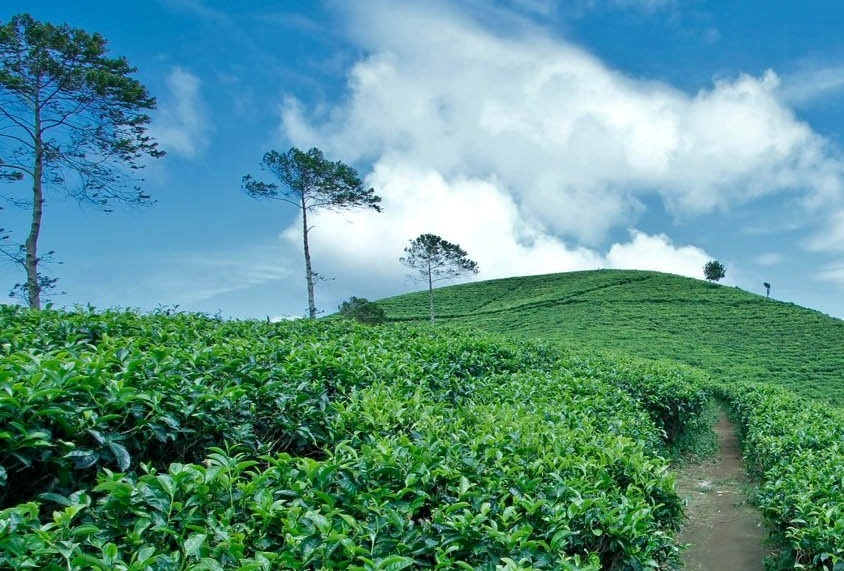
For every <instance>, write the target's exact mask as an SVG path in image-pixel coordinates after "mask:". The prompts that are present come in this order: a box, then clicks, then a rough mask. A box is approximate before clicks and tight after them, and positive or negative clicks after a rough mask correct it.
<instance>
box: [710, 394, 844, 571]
mask: <svg viewBox="0 0 844 571" xmlns="http://www.w3.org/2000/svg"><path fill="white" fill-rule="evenodd" d="M718 390H719V392H720V394H721V396H722V397H723V398H724V399H726V401H727V402H728V403H729V405H730V407H731V408H732V410H733V412H734V414H735V416H736V418H737V420H738V422H739V424H740V426H741V429H742V433H743V442H744V457H745V461H746V463H747V466H748V467H749V469H751V470H752V471H753V473H755V474H756V475H757V477H758V478H760V480H761V484H760V487H759V490H758V494H757V501H758V504H759V507H760V509H761V511H762V514H763V516H764V517H765V520H766V521H767V523H768V525H769V527H770V529H771V530H772V531H771V533H772V536H773V538H774V539H775V540H776V541H777V544H778V545H779V546H780V547H781V551H780V553H779V556H778V558H777V561H775V564H776V566H777V568H783V569H826V570H832V569H840V568H841V567H842V566H844V542H842V538H844V472H842V470H841V466H842V465H844V413H842V411H841V410H839V409H831V408H830V407H829V406H825V405H822V404H820V403H812V402H808V401H807V400H806V399H804V398H800V397H798V396H797V395H795V394H793V393H791V392H789V391H787V390H784V389H782V388H778V387H773V386H769V385H760V384H753V383H742V384H731V385H725V386H723V387H719V389H718Z"/></svg>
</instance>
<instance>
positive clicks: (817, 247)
mask: <svg viewBox="0 0 844 571" xmlns="http://www.w3.org/2000/svg"><path fill="white" fill-rule="evenodd" d="M807 246H808V248H809V249H810V250H813V251H820V252H841V251H844V209H842V210H834V211H831V212H829V213H828V214H827V217H826V220H825V221H824V223H823V227H822V228H821V230H820V231H819V232H817V233H816V234H815V235H814V236H813V237H812V238H811V239H810V240H809V241H808V242H807Z"/></svg>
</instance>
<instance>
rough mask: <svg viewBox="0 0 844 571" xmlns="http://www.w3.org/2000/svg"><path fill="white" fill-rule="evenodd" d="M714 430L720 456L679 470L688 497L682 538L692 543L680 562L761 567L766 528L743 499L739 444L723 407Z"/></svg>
mask: <svg viewBox="0 0 844 571" xmlns="http://www.w3.org/2000/svg"><path fill="white" fill-rule="evenodd" d="M715 432H716V434H717V435H718V444H719V448H720V450H719V453H718V457H717V458H715V459H711V460H705V461H703V462H702V463H700V464H688V465H686V466H684V467H683V468H681V469H680V470H678V472H677V488H678V492H679V494H680V496H681V497H684V498H688V502H689V503H688V506H687V507H686V513H687V515H688V516H689V521H688V522H687V524H686V526H685V528H684V529H683V531H682V532H681V534H680V541H681V542H683V543H689V544H691V547H689V548H688V550H686V552H685V554H684V556H683V561H684V563H685V565H686V569H689V570H690V571H714V570H716V569H717V570H719V571H722V570H723V571H762V570H763V569H764V565H763V563H762V560H763V559H764V557H765V556H766V555H767V554H768V551H767V550H766V548H765V537H766V533H765V529H764V527H763V526H762V524H761V519H760V516H759V512H758V511H756V510H755V509H754V508H753V506H750V505H748V504H747V500H746V492H745V491H746V486H747V480H746V478H745V474H744V468H743V467H742V458H741V448H740V446H739V442H738V438H737V437H736V434H735V430H734V427H733V425H732V423H730V421H729V419H727V416H726V414H724V412H723V411H722V412H721V413H720V417H719V419H718V424H717V425H716V426H715Z"/></svg>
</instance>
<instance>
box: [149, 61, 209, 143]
mask: <svg viewBox="0 0 844 571" xmlns="http://www.w3.org/2000/svg"><path fill="white" fill-rule="evenodd" d="M166 83H167V94H166V96H165V97H164V98H163V102H162V104H161V105H160V107H159V111H158V113H157V116H156V117H155V120H154V121H153V123H152V128H151V132H152V134H153V136H154V137H155V139H156V140H157V141H158V143H159V145H160V146H161V148H163V149H164V150H165V151H167V152H169V153H173V154H176V155H180V156H182V157H185V158H189V159H190V158H193V157H195V156H196V155H197V154H198V153H199V152H201V151H202V150H203V149H204V148H205V147H206V146H207V144H208V137H209V133H210V131H211V121H210V119H209V118H208V113H207V110H206V105H205V103H204V101H203V100H202V96H201V95H200V86H201V85H200V80H199V77H197V76H196V75H194V74H192V73H190V72H188V71H185V70H184V69H182V68H180V67H174V68H173V69H172V70H171V71H170V74H169V75H168V76H167V81H166Z"/></svg>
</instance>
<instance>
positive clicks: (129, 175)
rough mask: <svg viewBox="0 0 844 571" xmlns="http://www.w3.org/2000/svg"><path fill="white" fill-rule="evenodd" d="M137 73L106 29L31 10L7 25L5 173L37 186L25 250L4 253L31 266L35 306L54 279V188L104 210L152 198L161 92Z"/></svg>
mask: <svg viewBox="0 0 844 571" xmlns="http://www.w3.org/2000/svg"><path fill="white" fill-rule="evenodd" d="M134 72H135V69H134V68H132V67H131V66H130V65H129V63H128V62H127V61H126V60H125V59H124V58H110V57H108V53H107V45H106V40H105V39H104V38H103V37H102V36H101V35H99V34H89V33H88V32H85V31H84V30H78V29H73V28H70V27H69V26H67V25H62V26H55V25H53V24H49V23H41V22H38V21H37V20H35V19H34V18H32V17H31V16H30V15H28V14H20V15H17V16H13V17H12V18H11V19H10V20H9V21H8V22H6V23H0V133H2V135H0V180H6V181H12V182H15V181H21V180H23V179H27V180H29V181H30V182H31V186H30V188H31V189H32V203H31V211H32V220H31V223H30V230H29V235H28V237H27V240H26V242H25V244H24V248H23V251H22V252H19V251H18V250H17V249H11V250H9V249H5V248H2V247H0V250H2V253H4V254H5V255H6V256H7V257H9V258H10V259H11V260H12V261H13V262H15V263H16V264H18V265H20V266H22V268H23V269H24V270H25V272H26V276H27V280H26V283H25V284H23V289H24V290H25V291H24V292H23V295H24V298H25V299H26V300H27V301H28V303H29V304H30V306H31V307H34V308H38V307H40V304H41V291H42V290H43V289H44V288H45V287H49V286H50V285H52V283H53V282H52V281H50V280H52V278H48V277H46V276H43V275H41V274H40V273H39V272H38V263H39V261H41V259H40V258H39V255H38V247H37V243H38V238H39V236H40V231H41V222H42V211H43V206H44V191H45V190H46V188H48V187H53V188H57V189H59V188H61V189H64V190H65V191H66V192H67V193H68V194H70V195H71V196H72V197H74V198H76V199H78V200H82V201H87V202H90V203H92V204H95V205H97V206H101V207H104V208H108V206H109V205H110V204H112V203H114V202H129V203H133V204H142V203H146V202H148V201H149V196H147V195H146V194H144V193H143V192H142V191H141V190H140V188H139V186H138V185H139V183H140V179H139V178H138V177H137V176H135V175H136V173H137V171H138V170H139V169H141V168H143V166H144V162H145V159H146V158H147V157H154V158H155V157H161V156H163V155H164V152H163V151H161V150H160V149H158V146H157V143H156V142H155V141H153V140H152V138H151V137H150V136H149V135H148V134H147V126H148V124H149V122H150V117H149V115H147V114H146V112H147V111H149V110H151V109H154V108H155V99H154V98H153V97H151V96H150V95H149V94H148V93H147V90H146V88H145V87H144V86H143V85H142V84H141V83H139V82H138V81H137V80H135V79H133V78H132V77H130V76H131V74H132V73H134ZM14 202H20V201H19V200H17V199H15V200H14ZM45 280H47V281H45Z"/></svg>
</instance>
